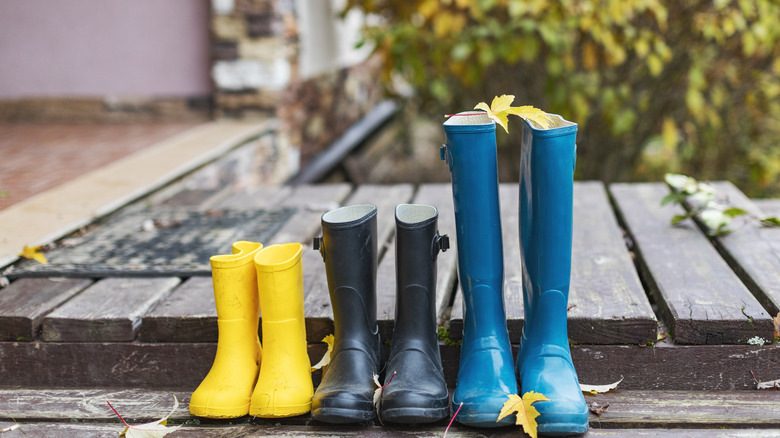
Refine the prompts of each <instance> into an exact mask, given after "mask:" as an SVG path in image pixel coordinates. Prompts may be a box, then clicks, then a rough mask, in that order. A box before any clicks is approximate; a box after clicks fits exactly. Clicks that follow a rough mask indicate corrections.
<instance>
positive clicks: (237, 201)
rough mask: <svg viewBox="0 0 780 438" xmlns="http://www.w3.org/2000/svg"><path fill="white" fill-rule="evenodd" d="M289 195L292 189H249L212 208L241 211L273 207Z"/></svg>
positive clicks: (266, 187)
mask: <svg viewBox="0 0 780 438" xmlns="http://www.w3.org/2000/svg"><path fill="white" fill-rule="evenodd" d="M291 193H292V187H289V186H264V187H249V188H245V189H243V190H240V191H238V192H237V193H234V194H232V195H230V196H229V197H227V198H225V199H223V200H221V201H219V202H217V203H216V204H215V205H214V207H213V208H214V209H216V210H220V209H229V210H242V209H255V208H267V207H275V206H278V205H279V204H281V203H282V201H284V200H285V199H288V198H289V197H290V194H291Z"/></svg>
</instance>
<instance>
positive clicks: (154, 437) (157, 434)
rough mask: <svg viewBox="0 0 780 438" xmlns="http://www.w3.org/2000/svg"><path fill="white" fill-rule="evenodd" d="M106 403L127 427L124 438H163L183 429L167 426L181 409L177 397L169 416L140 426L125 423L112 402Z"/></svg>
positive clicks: (174, 398)
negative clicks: (170, 418)
mask: <svg viewBox="0 0 780 438" xmlns="http://www.w3.org/2000/svg"><path fill="white" fill-rule="evenodd" d="M106 403H108V406H109V407H110V408H111V410H112V411H114V413H115V414H116V416H117V417H119V419H120V420H122V423H124V425H125V430H123V431H122V433H120V434H119V436H124V437H126V438H162V437H164V436H165V435H168V434H169V433H171V432H173V431H175V430H176V429H178V428H180V427H181V426H173V427H167V426H166V425H165V424H166V423H168V417H170V416H171V415H173V413H174V412H176V409H178V408H179V400H178V399H177V398H176V396H175V395H174V396H173V409H171V412H170V413H169V414H168V415H166V416H164V417H162V418H161V419H159V420H156V421H152V422H149V423H144V424H138V425H130V424H127V421H125V419H124V418H122V416H121V415H119V412H117V410H116V409H114V407H113V406H111V402H109V401H108V399H106Z"/></svg>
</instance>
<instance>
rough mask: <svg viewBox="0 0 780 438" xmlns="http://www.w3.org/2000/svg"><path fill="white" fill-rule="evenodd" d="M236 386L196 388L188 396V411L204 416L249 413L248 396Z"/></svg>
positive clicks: (235, 416)
mask: <svg viewBox="0 0 780 438" xmlns="http://www.w3.org/2000/svg"><path fill="white" fill-rule="evenodd" d="M245 392H246V391H242V390H236V388H229V387H228V388H220V390H214V389H202V390H196V391H195V392H194V393H193V394H192V397H191V398H190V413H191V414H192V415H195V416H198V417H205V418H238V417H243V416H244V415H246V414H248V413H249V396H248V394H244V393H245Z"/></svg>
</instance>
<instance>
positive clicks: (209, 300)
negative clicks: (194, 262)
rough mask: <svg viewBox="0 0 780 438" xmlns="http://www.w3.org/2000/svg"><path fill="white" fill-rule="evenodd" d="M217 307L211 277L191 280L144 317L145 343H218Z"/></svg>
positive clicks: (142, 328) (143, 336) (140, 336)
mask: <svg viewBox="0 0 780 438" xmlns="http://www.w3.org/2000/svg"><path fill="white" fill-rule="evenodd" d="M217 335H218V331H217V308H216V303H215V302H214V285H213V282H212V280H211V277H191V278H190V279H189V280H187V281H185V282H184V283H182V284H181V285H180V286H179V287H177V288H176V289H175V290H174V291H173V292H171V294H170V295H168V297H167V298H165V299H164V300H163V301H162V302H161V303H160V304H158V305H157V307H155V308H154V309H153V310H152V311H151V312H149V313H147V314H146V315H144V317H143V320H142V323H141V331H140V333H139V339H140V340H141V341H142V342H217Z"/></svg>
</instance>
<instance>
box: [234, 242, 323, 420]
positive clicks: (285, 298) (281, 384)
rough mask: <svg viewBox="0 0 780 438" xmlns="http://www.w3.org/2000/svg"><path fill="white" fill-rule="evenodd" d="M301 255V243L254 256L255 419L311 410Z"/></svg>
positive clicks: (285, 415) (278, 246)
mask: <svg viewBox="0 0 780 438" xmlns="http://www.w3.org/2000/svg"><path fill="white" fill-rule="evenodd" d="M301 252H302V247H301V244H299V243H285V244H283V245H271V246H269V247H267V248H265V249H263V250H262V251H260V252H258V253H257V255H256V256H255V268H256V269H257V286H258V288H259V291H260V313H261V317H262V325H263V348H264V351H263V363H262V364H261V365H260V376H259V377H258V378H257V386H256V387H255V390H254V392H253V393H252V404H251V407H250V408H249V414H250V415H253V416H255V417H265V418H270V417H292V416H295V415H301V414H305V413H307V412H309V410H311V397H312V395H314V387H313V385H312V381H311V362H309V355H308V351H307V348H306V326H305V323H304V315H303V269H302V266H301Z"/></svg>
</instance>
